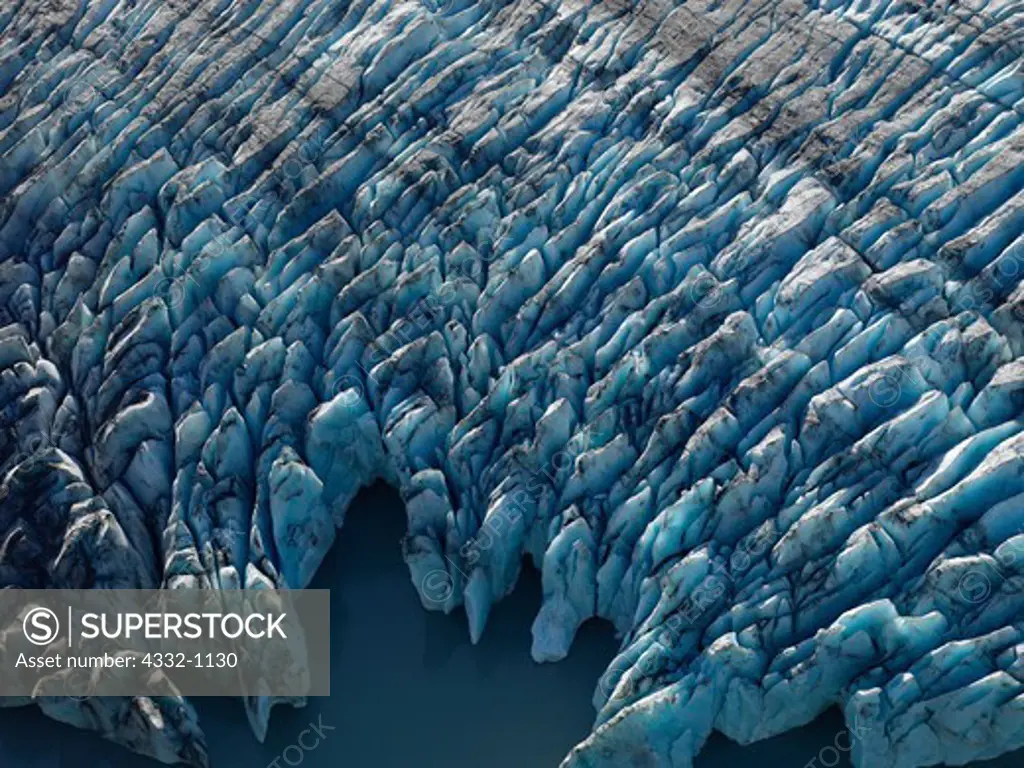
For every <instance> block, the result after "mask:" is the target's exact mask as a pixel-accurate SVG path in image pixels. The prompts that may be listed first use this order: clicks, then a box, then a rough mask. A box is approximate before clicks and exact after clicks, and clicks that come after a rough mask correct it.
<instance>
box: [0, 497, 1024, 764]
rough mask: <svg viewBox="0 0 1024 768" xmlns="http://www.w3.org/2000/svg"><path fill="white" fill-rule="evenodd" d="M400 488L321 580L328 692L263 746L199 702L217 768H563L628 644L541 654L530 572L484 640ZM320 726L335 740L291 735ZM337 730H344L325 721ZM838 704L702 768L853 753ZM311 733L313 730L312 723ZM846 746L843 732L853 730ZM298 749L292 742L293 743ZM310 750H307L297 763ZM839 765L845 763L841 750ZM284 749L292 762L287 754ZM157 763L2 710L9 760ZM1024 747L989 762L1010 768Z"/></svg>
mask: <svg viewBox="0 0 1024 768" xmlns="http://www.w3.org/2000/svg"><path fill="white" fill-rule="evenodd" d="M404 526H405V521H404V511H403V510H402V505H401V501H400V499H399V498H398V496H397V494H395V493H394V492H393V491H391V490H390V489H388V488H386V487H384V486H375V487H374V488H371V489H368V490H367V491H364V492H363V493H362V494H360V496H359V498H358V499H356V501H355V503H354V504H353V507H352V509H351V511H350V512H349V515H348V520H347V521H346V524H345V527H344V529H343V531H342V533H341V536H340V537H339V540H338V542H337V543H336V544H335V546H334V548H333V549H332V550H331V552H330V553H329V555H328V557H327V559H326V560H325V562H324V564H323V566H322V567H321V569H320V571H319V572H318V574H317V577H316V579H315V582H314V584H313V585H312V586H315V587H322V588H330V589H331V624H332V634H331V641H332V648H333V651H334V653H333V659H332V669H331V691H332V695H331V696H330V698H321V699H311V700H310V703H309V705H308V706H307V707H306V708H305V709H301V710H295V709H288V708H285V707H278V708H276V709H275V710H274V713H273V717H272V719H271V725H270V733H269V734H268V737H267V741H266V743H264V744H258V743H257V742H256V741H255V739H253V737H252V735H251V733H250V731H249V728H248V725H247V723H246V720H245V715H244V713H243V711H242V709H241V705H240V704H239V703H238V702H237V701H233V700H229V699H193V703H194V704H195V705H196V708H197V710H198V712H199V715H200V722H201V723H202V725H203V727H204V729H205V731H206V733H207V737H208V740H209V747H210V753H211V758H212V765H213V768H241V767H243V766H244V768H264V767H265V766H268V765H271V764H272V763H273V761H274V760H275V758H277V759H278V763H277V766H279V768H287V767H288V765H289V762H290V763H291V764H292V766H293V768H296V767H297V766H301V768H549V767H550V768H555V766H557V765H558V763H559V761H560V760H561V758H562V757H563V756H564V755H565V753H566V752H567V751H568V750H569V749H570V748H571V747H572V746H573V745H574V744H575V743H577V742H578V741H579V740H580V739H582V738H583V737H585V736H586V734H587V732H588V731H589V729H590V726H591V724H592V721H593V716H594V713H593V710H592V708H591V705H590V701H591V696H592V694H593V690H594V685H595V683H596V681H597V679H598V677H599V676H600V674H601V672H602V671H603V670H604V667H605V665H606V664H607V662H608V660H610V659H611V657H612V656H613V655H614V653H615V651H616V648H617V643H616V642H615V640H614V637H613V634H612V631H611V628H610V626H609V625H607V624H605V623H603V622H590V623H588V624H587V625H586V626H584V627H583V629H582V630H581V632H580V635H579V636H578V637H577V639H576V642H575V644H574V645H573V649H572V653H571V654H570V656H569V658H567V659H565V660H563V661H561V662H558V663H557V664H543V665H538V664H534V663H533V662H532V660H531V659H530V655H529V649H530V624H531V622H532V621H533V617H534V615H535V614H536V611H537V609H538V607H539V605H540V579H539V576H538V575H537V573H536V572H535V571H533V570H532V569H529V570H528V571H526V572H524V574H523V576H522V577H521V578H520V582H519V585H518V586H517V588H516V591H515V593H514V594H513V595H511V596H510V597H509V598H507V599H506V600H504V601H503V602H502V603H500V604H499V605H498V606H496V607H495V609H494V611H493V613H492V616H491V619H490V621H489V622H488V625H487V630H486V631H485V633H484V636H483V638H482V639H481V641H480V643H479V645H477V646H473V645H471V644H470V642H469V639H468V632H467V630H466V620H465V616H464V615H463V614H462V613H461V612H460V613H458V614H455V615H452V616H444V615H440V614H436V613H428V612H426V611H424V610H423V609H422V607H421V606H420V603H419V599H418V598H417V596H416V593H415V591H414V589H413V587H412V584H411V583H410V581H409V575H408V571H407V569H406V567H405V564H404V563H403V562H402V560H401V553H400V548H399V540H400V539H401V537H402V532H403V530H404ZM311 723H314V724H316V723H322V724H323V725H324V726H325V728H324V730H323V734H324V738H323V740H322V741H320V743H319V745H318V746H316V747H315V748H314V749H312V750H310V751H302V750H299V749H298V747H296V746H294V745H296V743H297V740H298V738H299V735H300V733H301V732H302V731H304V730H306V729H308V728H309V726H310V724H311ZM328 728H332V729H333V730H328ZM842 728H843V726H842V721H841V719H840V717H839V715H838V713H837V712H830V713H828V714H827V715H826V716H824V717H822V718H821V719H820V720H818V721H817V722H815V723H814V724H813V725H811V726H809V727H807V728H803V729H801V730H799V731H796V732H792V733H789V734H786V735H785V736H780V737H778V738H776V739H772V740H769V741H766V742H762V743H760V744H755V745H753V746H751V747H740V746H738V745H736V744H733V743H731V742H729V741H728V740H727V739H724V738H722V737H718V736H716V737H715V738H713V739H712V740H711V742H710V743H709V744H708V746H707V747H706V748H705V751H704V752H703V753H702V755H701V758H700V759H699V760H698V761H697V768H719V767H720V766H747V765H749V764H750V760H751V759H754V760H757V761H761V762H765V763H767V764H770V765H772V766H791V767H792V768H803V767H804V766H806V765H807V764H808V763H809V762H811V761H812V760H814V759H816V758H819V755H820V758H819V759H818V762H817V765H818V766H821V765H822V764H823V763H824V764H828V765H829V766H830V768H838V766H848V765H849V764H850V763H849V761H848V760H847V759H846V756H845V755H840V754H838V753H835V754H833V753H832V752H830V751H825V752H822V751H821V750H822V749H823V748H827V747H828V745H830V744H832V743H833V740H834V739H835V737H836V734H837V733H839V732H840V731H841V730H842ZM303 740H304V742H305V744H306V745H307V746H309V745H312V744H313V743H314V742H315V740H316V737H315V735H314V734H313V733H312V732H309V733H307V734H306V735H305V736H304V739H303ZM839 743H840V744H842V745H845V744H846V743H847V741H846V738H845V736H843V737H842V738H840V740H839ZM286 750H287V752H286ZM300 757H301V762H297V761H298V760H299V758H300ZM837 757H838V758H839V762H835V759H836V758H837ZM285 758H287V760H286V759H285ZM83 763H84V765H85V766H87V768H155V766H157V765H158V764H157V763H155V762H152V761H149V760H146V759H144V758H140V757H138V756H135V755H132V754H131V753H129V752H127V751H125V750H123V749H121V748H119V747H116V746H114V745H111V744H108V743H106V742H103V741H101V740H99V739H97V738H95V737H93V736H91V735H89V734H86V733H83V732H81V731H77V730H75V729H73V728H69V727H67V726H63V725H60V724H59V723H56V722H54V721H52V720H49V719H47V718H45V717H43V716H42V715H41V714H40V713H39V711H38V710H36V709H35V708H34V707H30V708H23V709H18V710H8V711H3V712H0V765H3V766H11V767H12V768H72V766H73V767H74V768H82V766H83ZM1019 764H1020V756H1017V757H1016V758H1014V757H1007V758H1003V759H1002V760H1000V761H994V762H992V763H988V764H986V765H990V766H993V768H995V767H996V766H1000V768H1002V767H1003V766H1005V768H1009V766H1011V765H1014V766H1016V765H1019Z"/></svg>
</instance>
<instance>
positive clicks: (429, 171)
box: [0, 0, 1024, 768]
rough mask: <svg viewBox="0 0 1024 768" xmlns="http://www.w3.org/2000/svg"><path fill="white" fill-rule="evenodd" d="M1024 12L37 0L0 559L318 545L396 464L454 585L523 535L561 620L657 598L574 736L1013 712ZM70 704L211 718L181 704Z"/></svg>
mask: <svg viewBox="0 0 1024 768" xmlns="http://www.w3.org/2000/svg"><path fill="white" fill-rule="evenodd" d="M1022 51H1024V3H1022V2H1020V1H1019V0H993V1H992V2H987V3H982V2H978V1H977V0H967V2H952V1H951V2H948V3H945V2H941V1H940V2H934V3H933V2H929V1H928V0H902V1H901V0H828V1H827V2H818V0H800V1H799V2H798V1H797V0H765V1H764V2H747V0H687V1H686V2H679V3H673V2H672V0H665V1H664V2H660V3H659V2H654V1H653V0H652V1H650V2H645V3H643V4H640V5H637V4H634V3H630V2H626V1H625V0H603V1H601V2H594V3H586V2H578V1H577V0H564V1H563V2H557V3H549V2H534V1H532V0H510V1H509V2H503V1H502V0H493V1H492V0H483V1H481V2H475V1H473V0H397V1H396V0H351V2H349V1H348V0H181V1H175V0H26V1H25V2H20V3H19V2H14V3H11V2H8V3H4V4H3V5H2V6H0V94H2V98H0V199H2V203H0V324H2V329H0V397H2V407H3V411H2V421H0V441H2V449H0V456H2V459H3V464H2V472H3V485H2V486H0V495H2V496H3V497H4V499H3V502H2V504H0V586H5V587H8V586H21V587H30V586H33V587H38V586H53V587H57V586H62V587H86V586H96V587H116V586H122V587H125V586H138V587H143V586H146V587H149V586H155V585H162V586H164V587H167V588H182V587H185V588H188V587H196V588H207V589H215V588H218V587H227V586H244V587H247V588H248V587H258V586H261V585H282V586H289V587H301V586H303V585H305V584H307V583H308V581H309V579H310V578H311V575H312V574H313V572H314V571H315V570H316V568H317V565H318V563H319V562H320V560H321V558H322V557H323V556H324V553H325V552H326V551H327V550H328V549H329V548H330V546H331V544H332V542H333V540H334V538H335V536H337V535H344V530H343V529H342V530H341V533H340V534H339V533H338V529H339V528H340V527H341V525H342V522H343V520H344V515H345V510H346V507H347V505H348V504H349V503H350V501H351V500H352V499H353V497H354V496H355V494H356V492H357V490H358V489H359V488H360V487H362V486H364V485H366V484H368V483H370V482H373V481H374V480H376V479H380V478H383V479H384V480H386V481H387V482H389V483H392V484H393V485H395V486H396V487H397V488H398V489H399V490H400V492H401V494H402V496H403V498H404V500H405V502H406V505H407V510H408V535H407V537H406V539H405V541H404V544H403V551H404V556H405V558H406V560H407V562H408V564H409V568H410V571H411V574H412V579H413V583H414V584H415V586H416V588H417V589H419V591H420V595H421V598H422V601H423V603H424V605H425V606H426V607H427V608H431V609H439V610H445V611H450V610H454V609H457V608H458V607H460V606H461V607H463V608H464V609H465V611H466V613H467V615H468V617H469V626H470V632H471V634H472V636H473V637H474V638H477V637H479V636H480V634H481V633H482V632H483V631H484V627H485V624H486V622H487V616H488V611H489V609H490V608H491V606H492V605H493V604H494V603H495V602H496V601H498V600H500V599H501V598H502V597H503V596H505V595H506V594H508V593H509V591H510V590H512V589H513V587H514V585H515V582H516V577H517V574H518V571H519V568H520V562H521V560H522V558H523V557H524V556H530V557H532V559H533V561H534V562H535V563H536V564H537V565H538V566H539V567H541V568H542V573H543V585H544V603H543V607H542V609H541V611H540V613H539V615H538V616H537V618H536V621H535V623H534V626H533V638H534V643H533V654H534V657H535V658H536V659H538V660H555V659H558V658H560V657H562V656H564V655H565V654H566V653H568V652H569V649H570V646H571V644H572V639H573V635H574V633H575V631H576V629H577V627H579V625H580V624H581V623H582V622H584V621H586V620H587V619H589V618H591V617H602V618H604V619H607V620H610V621H611V622H613V623H614V625H615V626H616V628H617V629H618V630H619V631H620V632H621V634H622V646H621V652H620V654H619V655H618V656H617V658H615V659H613V660H611V662H610V665H609V668H608V672H607V673H606V674H605V675H604V677H603V678H602V679H601V680H600V681H599V682H598V684H597V689H596V694H595V705H596V707H597V709H598V715H597V721H596V725H595V730H594V732H593V733H592V734H591V735H590V736H589V738H587V739H586V740H585V741H584V742H582V743H581V744H579V745H578V746H577V747H576V748H575V749H574V750H573V751H572V753H571V754H570V755H569V756H567V758H566V760H565V762H564V763H563V765H564V766H566V768H584V767H586V768H605V767H606V766H607V767H608V768H612V767H618V766H625V765H635V766H674V767H677V768H678V767H680V766H689V765H691V763H692V760H693V758H694V756H695V755H696V754H698V753H699V752H700V750H701V747H702V745H703V743H704V742H705V740H706V739H707V737H708V736H709V735H710V734H711V733H712V731H719V732H721V733H723V734H725V735H726V736H728V737H729V738H732V739H735V740H737V741H740V742H744V743H746V742H752V741H755V740H758V739H763V738H766V737H769V736H772V735H775V734H779V733H781V732H784V731H786V730H788V729H791V728H794V727H796V726H799V725H801V724H804V723H807V722H809V721H811V720H812V719H814V718H815V717H816V716H817V715H818V714H820V713H821V712H823V711H824V710H825V709H827V708H829V707H832V706H839V707H840V708H842V710H843V711H844V714H845V717H846V720H847V722H848V723H849V724H850V725H851V730H852V733H853V753H852V754H853V759H854V762H855V764H856V765H857V766H859V767H862V768H866V767H870V768H886V767H887V766H899V767H900V768H913V766H919V765H932V764H938V763H947V764H959V763H964V762H967V761H970V760H977V759H982V758H986V757H992V756H994V755H997V754H999V753H1002V752H1004V751H1007V750H1011V749H1016V748H1019V747H1022V746H1024V591H1022V590H1024V282H1022V279H1021V278H1022V274H1024V63H1022ZM5 703H6V704H7V705H22V704H25V703H26V702H25V701H7V702H5ZM274 703H275V702H273V701H268V700H259V699H254V700H250V701H247V702H246V707H247V710H248V712H249V716H250V720H251V722H252V723H253V726H254V729H255V730H256V732H257V734H258V735H261V734H262V733H263V732H264V731H265V728H266V725H267V721H268V717H269V711H270V707H271V706H272V705H273V704H274ZM41 705H42V706H43V708H44V710H46V711H47V712H48V713H49V714H51V715H52V716H54V717H57V718H60V719H62V720H65V721H68V722H72V723H74V724H76V725H79V726H81V727H85V728H90V729H94V730H97V731H99V732H101V733H102V734H103V735H105V736H107V737H108V738H112V739H115V740H117V741H120V742H123V743H125V744H126V745H127V746H129V747H131V748H133V749H136V750H138V751H142V752H145V753H148V754H152V755H155V756H157V757H158V758H160V759H162V760H165V761H168V762H172V761H175V760H179V761H184V762H187V763H190V764H193V765H203V764H204V763H205V762H206V752H205V747H204V736H203V734H202V731H201V730H200V728H199V725H198V723H197V720H196V716H195V713H194V711H193V710H192V708H191V705H190V704H189V703H188V702H187V701H184V700H182V699H175V698H169V699H162V700H150V699H137V700H134V701H123V700H109V699H104V700H98V699H92V700H86V701H70V700H51V699H47V700H43V701H42V703H41Z"/></svg>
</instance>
